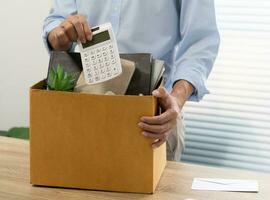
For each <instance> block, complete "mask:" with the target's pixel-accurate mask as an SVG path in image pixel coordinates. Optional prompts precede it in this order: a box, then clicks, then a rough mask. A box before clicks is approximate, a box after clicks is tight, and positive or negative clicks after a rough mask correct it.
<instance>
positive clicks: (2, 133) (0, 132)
mask: <svg viewBox="0 0 270 200" xmlns="http://www.w3.org/2000/svg"><path fill="white" fill-rule="evenodd" d="M7 134H8V132H7V131H0V136H7Z"/></svg>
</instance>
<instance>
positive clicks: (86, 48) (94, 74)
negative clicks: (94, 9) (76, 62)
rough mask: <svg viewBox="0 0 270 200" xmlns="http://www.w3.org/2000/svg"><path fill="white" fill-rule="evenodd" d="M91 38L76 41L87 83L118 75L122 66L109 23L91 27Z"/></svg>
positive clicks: (95, 82) (102, 80)
mask: <svg viewBox="0 0 270 200" xmlns="http://www.w3.org/2000/svg"><path fill="white" fill-rule="evenodd" d="M92 34H93V37H92V40H91V41H87V42H86V43H84V44H82V43H81V42H78V45H79V49H80V54H81V60H82V65H83V72H84V78H85V81H86V83H87V84H97V83H101V82H104V81H107V80H110V79H113V78H115V77H117V76H119V75H120V74H121V73H122V66H121V61H120V57H119V52H118V47H117V43H116V39H115V36H114V33H113V30H112V25H111V24H110V23H106V24H102V25H100V26H96V27H93V28H92Z"/></svg>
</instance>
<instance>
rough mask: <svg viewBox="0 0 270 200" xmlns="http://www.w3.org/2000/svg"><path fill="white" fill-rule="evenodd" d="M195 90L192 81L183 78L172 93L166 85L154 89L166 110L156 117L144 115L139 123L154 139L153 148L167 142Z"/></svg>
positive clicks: (155, 94) (159, 101) (145, 132)
mask: <svg viewBox="0 0 270 200" xmlns="http://www.w3.org/2000/svg"><path fill="white" fill-rule="evenodd" d="M193 90H194V88H193V86H192V85H191V84H190V83H188V82H187V81H185V80H181V81H178V82H177V83H176V84H175V85H174V88H173V91H172V93H171V94H169V93H168V92H167V90H166V89H165V88H164V87H160V88H158V89H157V90H155V91H153V96H155V97H157V98H158V103H159V105H160V106H161V108H162V109H163V110H164V111H165V112H163V113H162V114H161V115H158V116H154V117H147V116H144V117H142V118H141V119H140V120H141V121H140V123H139V124H138V125H139V127H140V128H141V129H142V130H143V132H142V134H143V135H144V136H146V137H150V138H152V139H154V142H153V144H152V147H153V148H157V147H159V146H160V145H162V144H163V143H164V142H166V140H167V138H168V137H169V135H170V134H171V133H172V131H173V129H174V128H175V127H176V122H177V117H178V116H179V115H180V114H181V113H180V112H181V109H182V107H183V106H184V104H185V102H186V100H187V99H188V97H189V96H190V95H191V94H192V92H193Z"/></svg>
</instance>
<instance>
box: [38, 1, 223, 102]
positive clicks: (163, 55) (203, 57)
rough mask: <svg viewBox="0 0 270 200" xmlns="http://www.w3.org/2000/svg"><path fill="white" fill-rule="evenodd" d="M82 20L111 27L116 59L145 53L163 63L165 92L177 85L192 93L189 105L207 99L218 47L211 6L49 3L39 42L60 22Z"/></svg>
mask: <svg viewBox="0 0 270 200" xmlns="http://www.w3.org/2000/svg"><path fill="white" fill-rule="evenodd" d="M73 14H82V15H85V16H86V17H87V19H88V22H89V24H90V26H97V25H99V24H103V23H106V22H111V24H112V26H113V30H114V33H115V35H116V38H117V42H118V48H119V51H120V52H121V53H151V54H152V55H153V57H154V58H158V59H162V60H164V61H165V63H166V70H165V74H164V78H165V86H166V88H167V89H168V90H169V91H171V90H172V86H173V84H174V82H175V81H177V80H181V79H183V80H187V81H188V82H190V83H191V84H192V85H193V86H194V87H195V92H194V94H193V95H192V96H191V97H190V100H194V101H199V100H201V99H202V97H203V96H204V95H205V94H206V93H208V90H207V89H206V86H205V80H206V78H207V77H208V75H209V73H210V71H211V69H212V66H213V63H214V60H215V58H216V55H217V52H218V47H219V34H218V30H217V26H216V18H215V7H214V0H53V5H52V9H51V11H50V14H49V16H48V17H47V18H46V19H45V22H44V27H43V38H44V41H45V44H47V36H48V33H49V32H50V31H51V30H52V29H54V28H55V27H56V26H58V25H59V24H60V23H61V21H63V20H64V19H65V17H67V16H69V15H73Z"/></svg>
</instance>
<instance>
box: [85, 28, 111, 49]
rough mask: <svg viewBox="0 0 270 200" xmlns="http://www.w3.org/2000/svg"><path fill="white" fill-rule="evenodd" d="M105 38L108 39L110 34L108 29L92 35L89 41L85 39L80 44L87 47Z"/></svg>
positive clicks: (103, 40)
mask: <svg viewBox="0 0 270 200" xmlns="http://www.w3.org/2000/svg"><path fill="white" fill-rule="evenodd" d="M107 40H110V34H109V31H104V32H101V33H98V34H96V35H94V36H93V38H92V40H91V41H87V42H86V43H85V44H82V46H83V48H87V47H91V46H93V45H96V44H98V43H101V42H105V41H107Z"/></svg>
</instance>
